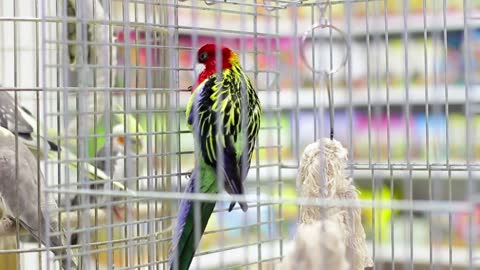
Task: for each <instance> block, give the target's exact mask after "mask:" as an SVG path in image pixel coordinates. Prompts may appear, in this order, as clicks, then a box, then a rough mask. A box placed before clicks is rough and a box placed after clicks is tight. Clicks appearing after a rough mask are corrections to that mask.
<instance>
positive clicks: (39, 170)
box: [14, 1, 61, 270]
mask: <svg viewBox="0 0 480 270" xmlns="http://www.w3.org/2000/svg"><path fill="white" fill-rule="evenodd" d="M33 12H34V16H35V17H38V1H35V3H34V11H33ZM14 32H16V31H15V30H14ZM39 34H40V33H39V31H38V23H35V30H34V38H35V41H34V44H35V46H34V47H35V61H38V54H39V52H38V51H39V45H38V42H39V38H38V35H39ZM35 74H36V76H35V87H38V86H39V85H40V84H39V83H40V81H39V76H38V75H39V63H38V62H36V63H35ZM35 111H36V115H37V118H38V116H39V115H40V94H39V92H38V91H37V92H36V93H35ZM15 119H17V118H15ZM46 120H47V119H44V125H46ZM36 124H37V126H36V130H37V131H40V130H41V126H40V121H37V122H36ZM36 135H37V147H38V149H41V145H40V142H41V138H40V132H37V134H36ZM41 177H43V176H42V172H41V164H40V157H37V179H41ZM45 180H46V181H44V183H45V184H46V185H47V186H48V180H47V178H46V177H45ZM38 183H39V185H38V189H37V194H38V197H39V198H38V199H39V200H38V206H37V215H38V217H41V214H42V212H41V203H40V202H41V200H40V199H41V197H42V196H45V199H46V201H48V200H47V197H48V196H53V194H48V193H45V194H43V192H42V187H41V184H42V181H38ZM44 188H45V187H44ZM50 210H53V209H48V208H47V209H46V211H47V213H48V214H50ZM59 224H61V219H59ZM43 233H47V232H42V231H40V233H39V235H40V237H41V235H42V234H43ZM46 236H47V237H48V234H47V235H46ZM38 247H39V248H40V247H41V241H38ZM37 256H38V261H39V268H40V270H41V269H42V268H43V267H42V254H41V252H39V253H38V254H37Z"/></svg>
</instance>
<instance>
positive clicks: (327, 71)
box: [300, 23, 349, 75]
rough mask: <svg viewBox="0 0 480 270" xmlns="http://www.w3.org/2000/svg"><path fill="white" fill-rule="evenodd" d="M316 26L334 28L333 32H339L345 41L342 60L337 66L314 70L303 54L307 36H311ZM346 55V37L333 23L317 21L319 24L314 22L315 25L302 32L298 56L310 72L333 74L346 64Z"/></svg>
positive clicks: (347, 53) (347, 49)
mask: <svg viewBox="0 0 480 270" xmlns="http://www.w3.org/2000/svg"><path fill="white" fill-rule="evenodd" d="M317 28H321V29H324V28H330V29H332V30H334V31H335V32H337V33H339V34H340V36H341V37H342V39H343V40H344V41H345V52H344V55H343V59H342V62H341V63H340V65H339V66H338V67H336V68H332V69H330V70H315V69H314V68H313V67H312V65H310V63H309V62H308V61H307V57H306V56H305V46H306V44H307V39H308V38H309V37H311V35H312V33H313V32H314V31H315V29H317ZM313 49H314V48H312V50H313ZM348 55H349V47H348V42H347V37H346V35H345V33H344V32H343V31H342V30H340V29H339V28H337V27H336V26H334V25H331V24H328V23H319V24H316V25H314V26H312V27H311V28H310V29H309V30H307V31H306V32H305V33H304V34H303V37H302V43H301V46H300V56H301V58H302V61H303V63H304V64H305V66H307V68H308V69H310V70H311V71H312V72H315V73H323V74H325V75H333V74H335V73H337V72H338V71H339V70H340V69H342V68H343V67H344V66H345V65H346V64H347V59H348ZM314 61H315V60H314Z"/></svg>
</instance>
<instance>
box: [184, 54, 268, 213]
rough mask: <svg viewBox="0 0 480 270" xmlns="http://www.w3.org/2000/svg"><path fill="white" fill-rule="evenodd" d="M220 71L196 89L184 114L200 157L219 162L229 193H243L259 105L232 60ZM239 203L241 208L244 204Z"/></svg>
mask: <svg viewBox="0 0 480 270" xmlns="http://www.w3.org/2000/svg"><path fill="white" fill-rule="evenodd" d="M221 75H222V77H221V78H220V79H219V80H217V74H214V75H212V76H210V77H209V78H208V79H206V80H205V81H204V82H202V83H201V84H200V85H199V86H198V87H197V88H196V89H195V91H194V93H193V94H192V96H191V97H190V101H189V104H188V106H187V118H188V123H189V125H190V126H191V127H192V130H193V131H194V132H195V133H196V135H197V136H198V137H197V138H198V144H199V146H197V147H196V150H199V151H200V153H201V156H202V159H203V161H204V162H205V163H206V164H207V165H209V166H212V167H213V168H215V169H217V167H218V166H220V168H221V169H222V170H223V171H224V176H225V189H226V190H227V191H228V192H229V193H232V194H242V193H243V184H242V182H243V180H244V179H245V178H246V174H247V172H248V169H249V168H250V162H251V159H252V154H253V150H254V147H255V142H256V140H257V137H258V132H259V129H260V117H261V113H262V109H261V106H260V101H259V99H258V96H257V93H256V91H255V89H254V87H253V84H252V82H251V80H250V79H249V78H248V76H247V75H246V74H245V73H244V71H243V70H242V68H241V67H240V65H239V64H235V63H234V64H233V65H232V67H231V68H229V69H225V70H224V71H223V72H222V74H221ZM219 123H220V125H219ZM243 128H246V130H243ZM244 138H245V139H244ZM217 142H219V143H220V147H221V149H222V150H223V155H222V156H223V162H219V160H218V158H217ZM245 154H246V155H247V156H246V157H245V156H244V155H245ZM244 161H246V162H247V163H246V164H244ZM242 169H243V172H242ZM241 206H242V209H244V206H246V205H242V204H241ZM231 207H233V205H231ZM244 210H246V209H244Z"/></svg>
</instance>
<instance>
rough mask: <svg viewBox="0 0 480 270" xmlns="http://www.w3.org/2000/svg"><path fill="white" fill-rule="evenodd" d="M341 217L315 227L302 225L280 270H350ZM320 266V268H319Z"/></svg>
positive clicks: (315, 223)
mask: <svg viewBox="0 0 480 270" xmlns="http://www.w3.org/2000/svg"><path fill="white" fill-rule="evenodd" d="M342 218H343V217H342V216H341V215H336V216H332V217H331V218H330V219H326V220H322V221H317V222H314V223H312V224H299V226H298V229H297V234H296V236H295V241H294V245H293V247H292V250H291V251H287V254H288V255H287V256H285V258H284V259H283V260H282V262H281V264H280V266H279V268H278V269H280V270H287V269H288V270H296V269H305V270H309V269H335V270H348V269H349V264H348V261H347V260H346V250H345V244H344V241H345V239H344V233H343V228H341V226H338V225H339V224H342V223H341V221H340V219H342ZM319 267H320V268H319Z"/></svg>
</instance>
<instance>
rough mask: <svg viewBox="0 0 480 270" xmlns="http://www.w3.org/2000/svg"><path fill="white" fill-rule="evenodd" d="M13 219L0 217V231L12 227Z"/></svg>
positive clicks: (5, 231)
mask: <svg viewBox="0 0 480 270" xmlns="http://www.w3.org/2000/svg"><path fill="white" fill-rule="evenodd" d="M14 227H15V221H13V220H12V219H11V218H9V217H2V218H1V219H0V233H7V232H9V231H11V230H12V229H14Z"/></svg>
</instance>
